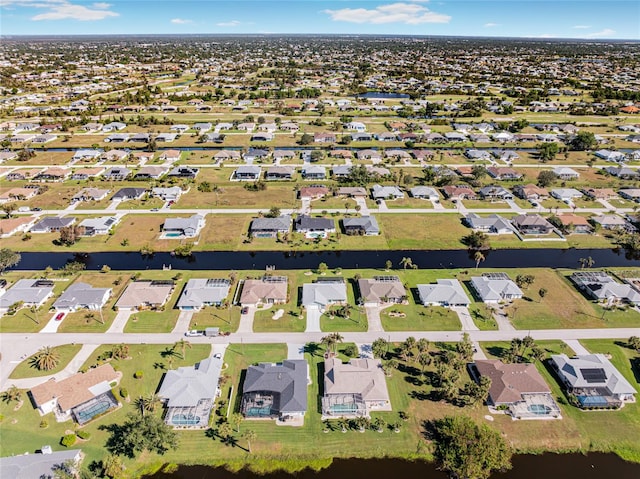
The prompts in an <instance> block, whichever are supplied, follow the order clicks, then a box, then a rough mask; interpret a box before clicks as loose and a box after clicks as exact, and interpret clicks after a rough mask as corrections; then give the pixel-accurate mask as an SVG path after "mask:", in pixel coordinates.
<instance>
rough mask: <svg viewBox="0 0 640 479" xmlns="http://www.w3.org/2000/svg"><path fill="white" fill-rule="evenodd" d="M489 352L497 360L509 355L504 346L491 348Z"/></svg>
mask: <svg viewBox="0 0 640 479" xmlns="http://www.w3.org/2000/svg"><path fill="white" fill-rule="evenodd" d="M487 352H488V353H489V354H490V355H492V356H495V357H497V358H503V357H504V356H505V355H506V354H507V348H504V347H502V346H489V347H488V348H487Z"/></svg>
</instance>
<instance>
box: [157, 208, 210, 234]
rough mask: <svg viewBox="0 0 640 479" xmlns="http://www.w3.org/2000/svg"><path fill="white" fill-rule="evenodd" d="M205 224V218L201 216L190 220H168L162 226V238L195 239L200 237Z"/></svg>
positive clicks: (196, 215) (195, 216) (194, 216)
mask: <svg viewBox="0 0 640 479" xmlns="http://www.w3.org/2000/svg"><path fill="white" fill-rule="evenodd" d="M204 224H205V220H204V216H202V215H199V214H195V215H193V216H190V217H189V218H167V219H166V220H165V221H164V224H163V225H162V238H163V239H176V238H193V237H195V236H198V234H199V233H200V230H201V229H202V228H204Z"/></svg>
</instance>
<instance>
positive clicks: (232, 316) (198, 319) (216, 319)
mask: <svg viewBox="0 0 640 479" xmlns="http://www.w3.org/2000/svg"><path fill="white" fill-rule="evenodd" d="M239 325H240V307H239V306H231V307H230V308H229V309H225V308H216V307H214V306H206V307H204V308H202V309H201V310H200V311H197V312H196V313H194V315H193V317H192V318H191V323H190V324H189V329H198V330H203V329H205V328H220V331H221V332H224V333H235V332H236V331H237V330H238V326H239Z"/></svg>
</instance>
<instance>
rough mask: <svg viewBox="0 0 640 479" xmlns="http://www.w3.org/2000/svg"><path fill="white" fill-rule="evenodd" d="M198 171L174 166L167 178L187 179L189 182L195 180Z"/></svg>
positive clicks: (188, 167) (187, 167)
mask: <svg viewBox="0 0 640 479" xmlns="http://www.w3.org/2000/svg"><path fill="white" fill-rule="evenodd" d="M199 171H200V170H199V169H198V168H193V167H190V166H176V167H175V168H173V169H172V170H171V171H169V173H168V174H167V176H171V177H173V178H187V179H190V180H193V179H195V177H196V176H198V172H199Z"/></svg>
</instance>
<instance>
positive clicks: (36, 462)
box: [0, 446, 84, 479]
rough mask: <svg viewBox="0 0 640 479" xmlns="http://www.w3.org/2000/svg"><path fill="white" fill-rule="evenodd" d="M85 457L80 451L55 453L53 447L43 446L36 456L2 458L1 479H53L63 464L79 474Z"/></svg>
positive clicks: (0, 465)
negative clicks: (8, 478)
mask: <svg viewBox="0 0 640 479" xmlns="http://www.w3.org/2000/svg"><path fill="white" fill-rule="evenodd" d="M83 457H84V455H83V453H82V451H81V450H80V449H68V450H64V451H55V452H53V451H52V450H51V446H43V447H42V450H41V451H40V452H38V451H37V452H36V453H35V454H29V453H25V454H19V455H17V456H8V457H0V477H12V478H21V479H41V478H53V477H55V476H56V474H60V465H61V464H65V465H67V466H70V469H71V473H72V474H77V473H78V472H79V471H78V469H79V466H80V463H81V462H82V459H83ZM72 477H73V476H72Z"/></svg>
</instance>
